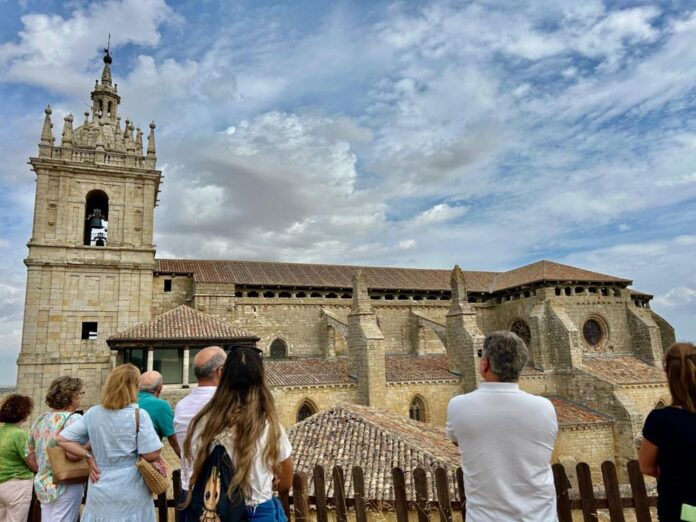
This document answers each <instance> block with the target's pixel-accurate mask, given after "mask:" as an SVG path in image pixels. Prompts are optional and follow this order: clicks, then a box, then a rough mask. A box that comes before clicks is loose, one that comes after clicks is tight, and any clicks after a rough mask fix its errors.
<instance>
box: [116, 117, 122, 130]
mask: <svg viewBox="0 0 696 522" xmlns="http://www.w3.org/2000/svg"><path fill="white" fill-rule="evenodd" d="M116 132H121V117H120V116H116Z"/></svg>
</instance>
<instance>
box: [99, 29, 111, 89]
mask: <svg viewBox="0 0 696 522" xmlns="http://www.w3.org/2000/svg"><path fill="white" fill-rule="evenodd" d="M110 47H111V33H109V39H108V42H107V44H106V47H105V48H104V69H103V70H102V75H101V82H102V85H108V86H109V87H111V62H112V61H113V60H112V59H111V52H110V51H109V48H110Z"/></svg>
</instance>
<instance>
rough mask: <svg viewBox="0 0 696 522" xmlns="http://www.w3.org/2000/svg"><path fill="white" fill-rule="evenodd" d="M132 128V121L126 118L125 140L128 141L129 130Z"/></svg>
mask: <svg viewBox="0 0 696 522" xmlns="http://www.w3.org/2000/svg"><path fill="white" fill-rule="evenodd" d="M129 128H130V120H129V119H128V118H126V126H125V127H124V129H123V139H124V140H127V139H128V129H129Z"/></svg>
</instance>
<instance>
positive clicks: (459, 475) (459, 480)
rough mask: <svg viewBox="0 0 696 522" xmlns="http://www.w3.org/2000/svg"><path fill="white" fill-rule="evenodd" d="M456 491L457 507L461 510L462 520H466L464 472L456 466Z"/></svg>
mask: <svg viewBox="0 0 696 522" xmlns="http://www.w3.org/2000/svg"><path fill="white" fill-rule="evenodd" d="M457 491H458V492H459V509H461V510H462V522H466V492H465V491H464V472H463V471H462V468H457Z"/></svg>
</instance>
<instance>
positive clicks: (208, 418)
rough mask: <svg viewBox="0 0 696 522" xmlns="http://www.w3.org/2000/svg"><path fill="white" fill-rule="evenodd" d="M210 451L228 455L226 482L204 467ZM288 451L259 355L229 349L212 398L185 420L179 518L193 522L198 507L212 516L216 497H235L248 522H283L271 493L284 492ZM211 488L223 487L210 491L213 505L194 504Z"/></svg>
mask: <svg viewBox="0 0 696 522" xmlns="http://www.w3.org/2000/svg"><path fill="white" fill-rule="evenodd" d="M216 449H217V450H218V451H223V452H224V453H225V454H226V456H227V457H229V463H230V464H231V466H230V467H229V470H230V473H229V477H228V478H229V480H225V478H224V476H223V477H222V478H220V477H219V476H214V477H212V479H211V475H210V473H209V470H210V469H211V468H210V466H207V464H209V462H210V456H211V454H213V453H214V452H215V450H216ZM291 452H292V447H291V445H290V441H289V440H288V437H287V435H286V433H285V430H284V429H283V427H282V426H281V425H280V422H279V420H278V415H277V414H276V409H275V403H274V401H273V396H272V395H271V391H270V389H269V388H268V385H267V384H266V381H265V377H264V368H263V362H262V360H261V354H260V352H259V351H258V350H256V349H254V348H249V347H246V346H233V347H232V348H231V349H230V352H229V354H228V356H227V360H226V362H225V365H224V366H223V369H222V375H221V377H220V384H219V385H218V387H217V390H216V391H215V395H214V396H213V398H212V399H211V400H210V402H209V403H208V404H207V405H206V406H205V407H204V408H203V409H202V410H201V411H200V413H198V415H196V417H194V419H193V420H192V421H191V425H190V426H189V430H188V434H187V437H186V441H185V442H184V458H185V459H188V460H189V462H192V463H193V473H192V475H191V481H190V487H189V494H188V497H187V499H186V502H185V504H184V506H186V509H185V511H184V517H185V520H188V519H191V520H194V519H195V520H198V518H196V517H200V516H201V506H202V508H203V512H204V514H209V513H211V514H212V513H215V512H216V505H219V504H218V500H217V497H219V498H220V499H221V500H222V502H223V503H224V502H234V501H235V499H236V498H239V499H241V500H242V501H243V503H244V504H245V505H246V511H247V513H246V515H247V516H248V519H249V520H255V521H264V522H265V521H275V520H285V516H284V514H283V511H282V507H281V506H280V503H279V502H278V499H277V497H274V496H273V492H274V490H280V491H285V490H287V489H289V488H290V484H291V482H292V460H291V459H290V454H291ZM220 467H221V466H220V465H219V464H218V465H216V466H213V467H212V470H213V473H214V474H215V473H216V470H217V473H218V475H219V474H220ZM223 475H224V474H223ZM216 484H223V485H224V486H223V487H220V488H219V489H220V490H219V491H213V493H214V494H215V495H216V496H215V497H214V498H216V500H215V502H214V503H213V504H210V503H208V504H206V505H203V504H201V502H198V499H197V498H196V497H197V496H199V495H200V494H201V492H202V491H203V489H204V488H205V493H211V491H210V487H216V486H215V485H216ZM211 485H212V486H211ZM223 495H224V496H223ZM204 496H208V497H209V496H210V495H204ZM192 498H193V502H192ZM240 518H246V517H240ZM225 520H226V519H225Z"/></svg>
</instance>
